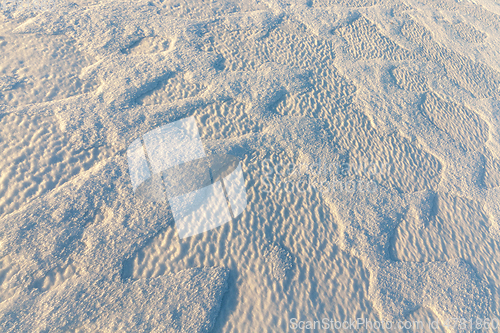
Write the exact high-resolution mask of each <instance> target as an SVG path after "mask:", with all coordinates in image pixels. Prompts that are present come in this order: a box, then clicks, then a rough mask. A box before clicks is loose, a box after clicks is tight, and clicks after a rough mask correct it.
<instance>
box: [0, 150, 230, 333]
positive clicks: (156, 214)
mask: <svg viewBox="0 0 500 333" xmlns="http://www.w3.org/2000/svg"><path fill="white" fill-rule="evenodd" d="M130 201H131V203H130V204H127V202H130ZM171 224H172V218H171V214H170V212H169V211H168V210H167V208H166V207H165V206H164V205H154V204H151V203H149V204H147V203H144V202H141V201H140V200H134V195H133V192H132V188H131V186H130V183H129V176H128V168H127V164H126V161H125V159H124V158H122V157H115V158H113V159H111V160H108V161H105V162H101V163H100V164H98V165H97V166H95V167H94V168H92V169H91V170H90V171H88V172H87V173H85V174H83V175H81V176H79V177H77V178H75V179H74V180H72V181H71V182H68V183H66V184H64V185H63V186H61V187H59V188H58V189H56V190H54V191H52V192H50V193H49V194H48V195H46V196H43V197H41V198H39V199H36V200H34V201H32V202H31V203H29V204H28V205H26V206H25V207H23V209H21V210H19V211H18V212H16V213H13V214H10V215H7V216H6V217H5V218H3V219H2V220H0V228H1V229H0V235H1V240H0V241H1V243H0V244H1V248H0V256H1V257H7V256H10V257H12V258H22V259H23V260H20V261H16V262H15V269H14V270H15V273H14V275H13V276H12V277H11V278H10V279H9V280H8V281H4V282H3V283H2V291H3V292H4V293H3V294H4V295H5V294H9V293H10V294H11V295H12V297H10V298H8V299H7V300H4V303H3V304H2V308H1V310H0V317H1V319H0V321H2V322H3V323H4V325H3V326H4V327H7V328H8V330H9V331H12V332H14V331H29V330H31V329H32V328H33V329H36V330H38V331H43V330H45V329H48V330H49V331H61V330H65V329H69V328H77V327H79V326H80V325H86V324H88V323H93V322H94V321H95V319H96V318H98V317H101V316H105V317H107V318H108V319H107V320H103V321H99V322H98V323H96V324H94V325H98V327H100V328H103V327H102V325H110V327H108V328H109V329H112V330H115V331H119V330H120V327H122V328H123V327H127V329H129V325H131V326H130V327H137V329H145V328H147V327H148V325H153V326H149V327H155V328H156V327H160V328H161V327H164V328H165V329H169V330H170V331H172V332H174V331H176V330H178V329H180V331H184V332H191V331H195V332H206V331H208V330H209V329H210V328H211V326H212V325H213V323H214V320H215V318H216V317H217V314H218V310H219V307H220V302H221V300H222V295H223V293H224V291H225V288H226V287H225V285H226V279H227V273H226V272H225V271H224V270H223V269H218V268H203V269H198V270H197V269H194V270H191V271H186V272H181V273H179V274H178V275H176V276H165V277H162V278H159V279H152V280H150V281H138V282H127V283H123V282H122V281H121V269H122V263H123V261H124V260H125V259H127V258H129V257H130V256H132V255H133V254H134V252H135V251H137V250H138V249H140V248H141V247H143V246H144V244H145V242H146V241H147V240H148V238H150V237H152V236H154V235H156V234H157V233H158V232H159V231H160V230H161V229H163V228H166V227H168V226H169V225H171ZM68 262H75V263H77V264H78V266H79V267H80V268H81V271H80V272H78V273H77V274H76V275H75V276H74V277H73V278H71V279H68V280H67V281H65V283H63V284H62V285H61V286H59V287H58V288H56V289H54V290H51V291H50V292H47V293H42V292H40V291H39V290H38V289H39V288H38V287H39V281H41V280H43V278H44V277H45V276H46V275H47V274H48V273H50V271H52V270H54V269H56V268H57V267H63V266H65V265H66V264H67V263H68ZM149 293H151V294H149ZM163 293H166V295H164V294H163ZM141 294H143V295H148V296H147V297H145V296H142V297H145V298H143V300H144V301H145V302H151V303H149V304H150V305H148V306H146V308H145V309H142V310H140V311H139V312H138V313H139V315H137V313H135V312H134V307H131V306H130V305H131V304H132V303H134V304H135V305H134V306H135V309H137V310H139V309H141V305H140V304H138V303H136V301H139V300H140V298H139V299H138V298H137V297H138V296H140V295H141ZM81 297H83V299H81ZM180 300H182V302H180ZM117 302H123V303H122V305H123V306H124V307H121V306H120V303H117ZM47 307H48V308H51V309H52V310H51V311H50V312H49V313H47V312H46V311H45V309H46V308H47ZM160 308H161V312H155V311H156V310H158V309H160ZM20 311H26V313H24V314H23V315H20ZM152 312H155V314H154V315H153V313H152ZM132 313H134V315H133V316H131V314H132ZM150 315H153V317H150ZM148 317H149V319H148ZM153 318H154V319H153ZM145 320H146V321H147V322H144V321H145ZM149 320H151V321H149ZM144 325H146V326H144ZM91 327H92V326H91Z"/></svg>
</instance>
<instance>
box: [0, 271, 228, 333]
mask: <svg viewBox="0 0 500 333" xmlns="http://www.w3.org/2000/svg"><path fill="white" fill-rule="evenodd" d="M227 279H228V272H227V270H225V269H222V268H207V267H205V268H191V269H187V270H183V271H181V272H179V273H176V274H168V275H164V276H162V277H158V278H154V279H142V280H137V281H133V282H128V283H123V282H120V281H109V280H105V279H102V277H98V276H93V275H84V276H79V277H77V278H73V279H71V280H68V281H66V282H65V283H64V284H62V285H61V286H59V287H58V288H56V289H53V290H49V291H47V292H45V293H43V294H40V293H31V294H29V295H23V296H24V297H22V296H17V297H15V298H13V299H9V300H8V301H6V302H4V303H3V304H2V311H1V312H0V320H1V321H2V323H3V324H2V326H3V331H4V332H66V331H68V330H72V329H73V330H74V329H78V328H80V329H84V330H86V331H92V332H96V331H106V332H124V331H127V332H148V331H158V332H172V333H173V332H186V333H188V332H200V333H205V332H210V331H211V330H212V327H213V325H214V323H215V319H216V318H217V316H218V314H219V311H220V306H221V301H222V297H223V295H224V293H225V292H226V289H227Z"/></svg>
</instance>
